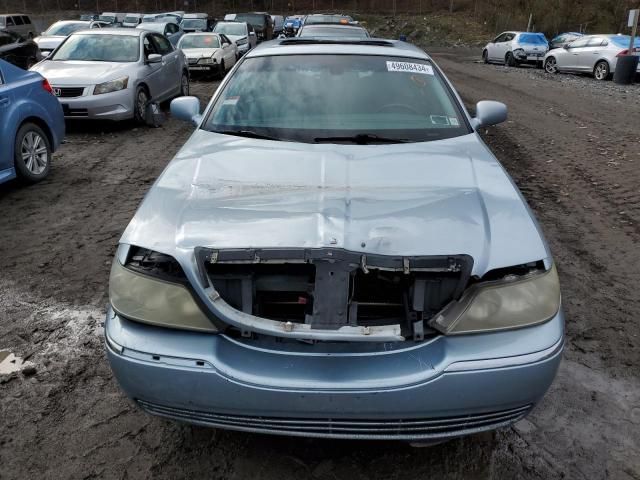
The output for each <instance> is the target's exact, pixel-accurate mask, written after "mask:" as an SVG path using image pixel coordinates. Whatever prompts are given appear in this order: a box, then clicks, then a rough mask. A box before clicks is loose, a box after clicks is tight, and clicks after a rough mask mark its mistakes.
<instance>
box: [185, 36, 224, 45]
mask: <svg viewBox="0 0 640 480" xmlns="http://www.w3.org/2000/svg"><path fill="white" fill-rule="evenodd" d="M180 48H220V40H218V36H217V35H185V36H184V37H182V40H181V41H180Z"/></svg>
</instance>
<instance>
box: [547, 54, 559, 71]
mask: <svg viewBox="0 0 640 480" xmlns="http://www.w3.org/2000/svg"><path fill="white" fill-rule="evenodd" d="M544 71H545V72H547V73H558V63H557V62H556V59H555V58H553V57H549V58H547V59H546V60H545V62H544Z"/></svg>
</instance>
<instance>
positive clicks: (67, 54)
mask: <svg viewBox="0 0 640 480" xmlns="http://www.w3.org/2000/svg"><path fill="white" fill-rule="evenodd" d="M139 56H140V46H139V37H137V36H136V37H134V36H129V35H96V34H94V35H91V34H87V35H85V34H79V35H72V36H70V37H69V38H67V40H66V41H65V42H64V43H63V44H62V45H61V46H60V48H58V50H57V51H56V53H55V55H54V56H53V57H52V58H51V60H53V61H63V60H84V61H87V62H137V61H138V58H139Z"/></svg>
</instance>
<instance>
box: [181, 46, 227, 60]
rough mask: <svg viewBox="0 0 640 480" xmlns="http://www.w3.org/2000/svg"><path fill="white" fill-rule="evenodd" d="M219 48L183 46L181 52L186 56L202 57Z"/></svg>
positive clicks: (211, 53)
mask: <svg viewBox="0 0 640 480" xmlns="http://www.w3.org/2000/svg"><path fill="white" fill-rule="evenodd" d="M218 50H219V48H183V49H182V52H183V53H184V54H185V55H186V56H187V58H204V57H211V56H213V54H215V53H216V52H217V51H218Z"/></svg>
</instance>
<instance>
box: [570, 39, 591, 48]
mask: <svg viewBox="0 0 640 480" xmlns="http://www.w3.org/2000/svg"><path fill="white" fill-rule="evenodd" d="M587 43H589V39H588V38H581V39H580V40H576V41H575V42H571V43H570V44H569V48H581V47H586V46H587Z"/></svg>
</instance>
